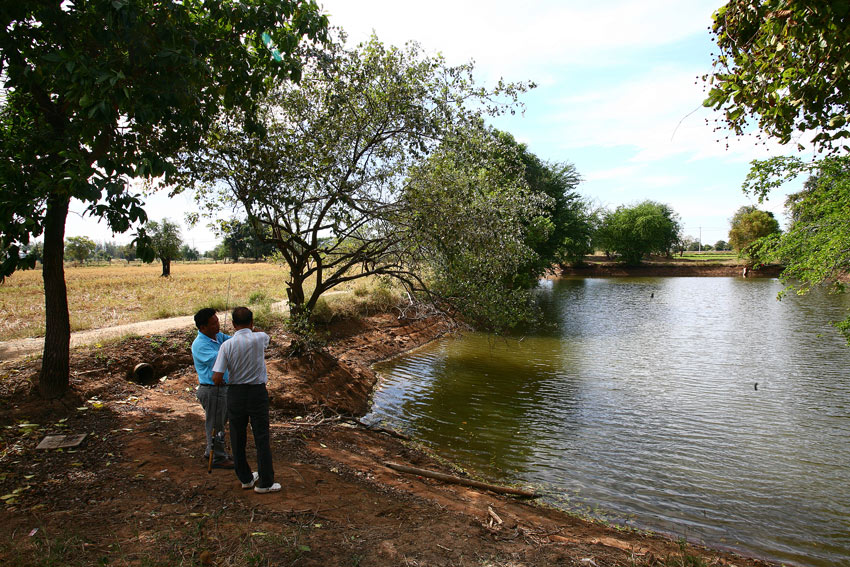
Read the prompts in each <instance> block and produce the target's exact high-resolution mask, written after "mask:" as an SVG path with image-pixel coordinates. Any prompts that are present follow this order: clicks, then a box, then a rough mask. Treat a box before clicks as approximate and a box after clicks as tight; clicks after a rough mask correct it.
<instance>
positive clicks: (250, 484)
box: [242, 472, 260, 488]
mask: <svg viewBox="0 0 850 567" xmlns="http://www.w3.org/2000/svg"><path fill="white" fill-rule="evenodd" d="M258 478H260V473H258V472H255V473H254V478H252V479H251V482H243V483H242V488H254V485H255V484H256V483H257V479H258Z"/></svg>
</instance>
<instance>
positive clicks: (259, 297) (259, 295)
mask: <svg viewBox="0 0 850 567" xmlns="http://www.w3.org/2000/svg"><path fill="white" fill-rule="evenodd" d="M273 301H274V300H273V299H272V298H271V297H269V296H268V295H267V294H266V292H264V291H252V292H251V295H249V296H248V304H249V305H256V304H258V303H272V302H273Z"/></svg>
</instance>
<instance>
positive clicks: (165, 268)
mask: <svg viewBox="0 0 850 567" xmlns="http://www.w3.org/2000/svg"><path fill="white" fill-rule="evenodd" d="M161 260H162V275H161V276H160V277H161V278H167V277H170V276H171V258H161Z"/></svg>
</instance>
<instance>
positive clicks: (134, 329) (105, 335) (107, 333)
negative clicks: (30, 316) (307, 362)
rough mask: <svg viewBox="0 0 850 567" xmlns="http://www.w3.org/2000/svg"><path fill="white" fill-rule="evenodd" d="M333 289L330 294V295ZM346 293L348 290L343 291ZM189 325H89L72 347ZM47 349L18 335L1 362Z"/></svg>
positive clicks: (0, 347) (173, 321)
mask: <svg viewBox="0 0 850 567" xmlns="http://www.w3.org/2000/svg"><path fill="white" fill-rule="evenodd" d="M332 293H334V292H330V293H328V294H326V295H330V294H332ZM343 293H344V292H343ZM272 310H273V311H279V312H284V311H286V302H285V301H281V302H278V303H273V304H272ZM225 315H227V317H228V319H229V318H230V314H229V312H228V313H225V312H224V311H222V312H219V314H218V317H219V319H221V320H222V322H223V321H224V318H225ZM186 327H192V328H194V327H195V320H194V318H193V316H192V315H185V316H183V317H171V318H170V319H156V320H154V321H140V322H138V323H128V324H127V325H118V326H117V327H106V328H103V329H89V330H87V331H77V332H75V333H71V348H74V347H78V346H83V345H90V344H94V343H97V342H100V341H103V340H108V339H116V338H121V337H125V336H128V335H155V334H157V333H165V332H167V331H171V330H174V329H183V328H186ZM43 350H44V338H43V337H39V338H30V339H17V340H14V341H4V342H0V362H3V361H10V360H15V359H17V358H21V357H24V356H29V355H32V354H41V352H42V351H43Z"/></svg>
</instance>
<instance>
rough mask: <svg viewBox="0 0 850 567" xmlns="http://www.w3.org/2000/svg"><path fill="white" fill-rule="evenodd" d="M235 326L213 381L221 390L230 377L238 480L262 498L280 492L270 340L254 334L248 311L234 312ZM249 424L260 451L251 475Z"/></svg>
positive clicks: (229, 409) (229, 407)
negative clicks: (270, 390)
mask: <svg viewBox="0 0 850 567" xmlns="http://www.w3.org/2000/svg"><path fill="white" fill-rule="evenodd" d="M232 322H233V328H234V329H235V330H236V332H235V333H233V337H232V338H231V339H230V340H229V341H227V342H225V343H223V344H222V345H221V348H219V351H218V357H217V358H216V360H215V364H214V365H213V375H212V379H213V382H214V383H215V384H216V385H219V386H220V385H222V384H224V373H225V372H228V373H229V374H228V381H227V414H228V417H229V418H230V445H231V448H232V449H233V461H234V463H235V465H236V476H237V477H238V478H239V481H240V482H241V483H242V488H253V489H254V492H258V493H260V494H264V493H266V492H278V491H279V490H280V484H278V483H277V482H275V481H274V465H273V464H272V451H271V444H270V440H269V394H268V391H267V390H266V382H267V381H268V373H267V372H266V361H265V350H266V347H267V346H269V336H268V335H267V334H266V333H264V332H262V331H259V330H256V331H255V330H254V314H253V313H251V310H250V309H248V308H247V307H237V308H236V309H234V310H233V316H232ZM249 422H250V423H251V431H252V433H253V435H254V446H255V447H256V448H257V472H252V471H251V466H250V465H249V464H248V458H247V457H246V455H245V446H246V444H247V442H248V423H249Z"/></svg>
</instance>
